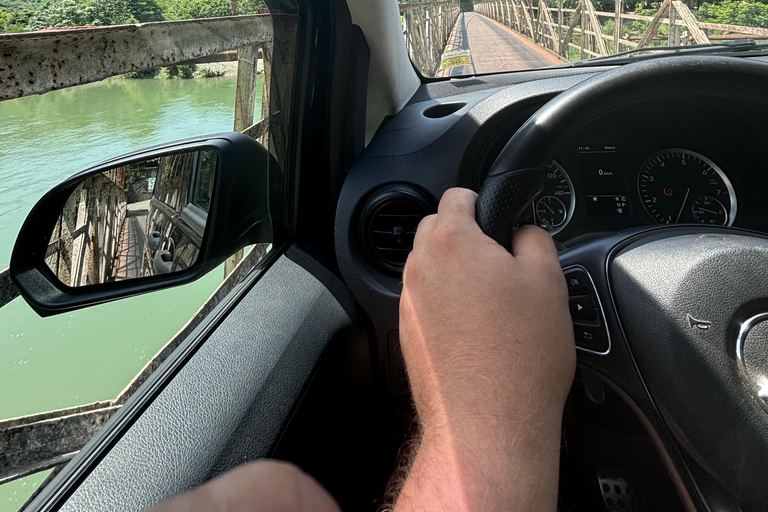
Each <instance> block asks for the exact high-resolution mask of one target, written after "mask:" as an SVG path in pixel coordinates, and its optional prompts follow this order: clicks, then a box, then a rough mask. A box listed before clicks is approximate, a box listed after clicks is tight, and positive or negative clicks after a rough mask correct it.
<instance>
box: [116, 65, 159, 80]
mask: <svg viewBox="0 0 768 512" xmlns="http://www.w3.org/2000/svg"><path fill="white" fill-rule="evenodd" d="M155 76H157V68H149V69H141V70H139V71H131V72H130V73H126V74H124V75H123V78H128V79H130V80H146V79H148V78H155Z"/></svg>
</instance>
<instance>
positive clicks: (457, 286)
mask: <svg viewBox="0 0 768 512" xmlns="http://www.w3.org/2000/svg"><path fill="white" fill-rule="evenodd" d="M476 198H477V194H475V193H474V192H472V191H470V190H466V189H459V188H454V189H450V190H448V191H447V192H446V193H445V194H444V195H443V198H442V200H441V201H440V206H439V208H438V213H437V214H436V215H431V216H429V217H426V218H425V219H424V220H423V221H422V222H421V224H419V227H418V231H417V232H416V239H415V241H414V247H413V252H411V254H410V256H409V258H408V261H407V263H406V266H405V270H404V273H403V293H402V298H401V301H400V342H401V346H402V351H403V355H404V357H405V362H406V367H407V371H408V376H409V379H410V383H411V389H412V391H413V397H414V401H415V404H416V409H417V412H418V415H419V422H420V424H421V427H422V430H423V434H424V436H425V437H424V440H423V441H422V444H423V443H426V442H430V439H434V438H438V439H439V443H441V444H442V445H443V449H444V450H449V451H451V452H452V455H455V456H456V457H457V458H461V454H460V453H459V454H458V455H456V453H455V452H456V451H459V452H460V451H466V452H467V455H471V456H473V457H475V458H478V457H479V458H484V457H485V458H489V459H494V460H495V459H499V455H504V454H509V453H511V452H514V451H515V450H516V449H521V450H523V451H524V452H526V453H522V454H515V455H514V456H513V458H516V457H524V458H530V459H531V462H532V461H533V459H540V458H541V457H545V456H546V454H552V453H553V452H554V457H555V459H556V458H557V453H559V441H560V422H561V418H562V411H563V405H564V402H565V399H566V396H567V394H568V391H569V389H570V386H571V382H572V380H573V376H574V371H575V363H576V354H575V346H574V340H573V327H572V324H571V318H570V314H569V311H568V292H567V287H566V283H565V277H564V276H563V272H562V270H561V268H560V264H559V261H558V256H557V251H556V249H555V245H554V242H553V241H552V238H551V237H550V235H549V234H548V233H546V232H545V231H544V230H542V229H540V228H538V227H535V226H524V227H521V228H520V229H518V230H516V231H515V234H514V238H513V240H512V252H513V254H510V253H509V252H507V251H506V250H505V249H504V248H503V247H501V246H500V245H499V244H497V243H496V242H495V241H494V240H493V239H491V238H489V237H488V236H486V235H485V234H484V233H483V232H482V230H481V229H480V227H479V226H478V225H477V223H476V222H475V201H476ZM529 433H532V434H531V435H530V436H529ZM510 443H512V444H511V445H510ZM552 445H554V446H552ZM487 452H491V453H487ZM528 452H530V453H528ZM501 458H503V457H501ZM550 458H551V457H550ZM496 462H499V463H502V464H507V463H508V461H506V462H505V461H501V460H497V461H496ZM554 464H555V471H554V477H555V481H554V488H555V489H556V488H557V481H556V478H557V460H555V462H554ZM513 465H514V463H513ZM488 470H489V471H490V470H491V468H488ZM500 484H502V485H511V484H512V482H507V483H506V484H504V483H503V482H502V483H500Z"/></svg>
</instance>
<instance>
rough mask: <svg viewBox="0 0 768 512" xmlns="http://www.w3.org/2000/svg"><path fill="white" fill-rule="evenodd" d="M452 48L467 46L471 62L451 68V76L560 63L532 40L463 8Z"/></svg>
mask: <svg viewBox="0 0 768 512" xmlns="http://www.w3.org/2000/svg"><path fill="white" fill-rule="evenodd" d="M455 31H456V32H455V34H453V37H452V38H451V40H450V41H451V42H450V43H449V46H450V47H451V50H469V51H470V63H469V64H468V65H466V66H457V67H455V68H451V69H450V76H460V75H471V74H476V73H495V72H501V71H516V70H521V69H533V68H540V67H544V66H551V65H552V64H560V63H561V62H562V61H560V60H558V58H557V57H555V56H554V55H552V54H551V53H549V52H548V51H546V50H545V49H543V48H541V47H539V46H537V45H536V44H535V43H534V42H533V41H531V40H530V39H528V38H527V37H524V36H522V35H520V34H518V33H517V32H515V31H513V30H511V29H510V28H508V27H506V26H504V25H501V24H500V23H497V22H495V21H493V20H491V19H490V18H486V17H485V16H483V15H481V14H478V13H475V12H466V13H462V14H461V15H460V16H459V20H458V23H457V24H456V29H455Z"/></svg>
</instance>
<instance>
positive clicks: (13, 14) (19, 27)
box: [0, 8, 34, 34]
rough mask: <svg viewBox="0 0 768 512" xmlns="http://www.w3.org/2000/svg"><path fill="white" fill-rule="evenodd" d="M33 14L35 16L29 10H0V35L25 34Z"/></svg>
mask: <svg viewBox="0 0 768 512" xmlns="http://www.w3.org/2000/svg"><path fill="white" fill-rule="evenodd" d="M32 14H34V11H31V10H29V9H25V10H21V11H8V10H5V9H2V8H0V34H12V33H15V32H24V30H25V29H26V27H27V22H29V18H30V17H31V16H32Z"/></svg>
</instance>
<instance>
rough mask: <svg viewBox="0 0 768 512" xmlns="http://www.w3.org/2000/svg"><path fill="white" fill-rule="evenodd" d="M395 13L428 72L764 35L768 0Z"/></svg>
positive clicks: (501, 4) (511, 0)
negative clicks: (399, 16)
mask: <svg viewBox="0 0 768 512" xmlns="http://www.w3.org/2000/svg"><path fill="white" fill-rule="evenodd" d="M400 15H401V20H402V23H403V35H404V37H405V44H406V48H407V49H408V54H409V55H410V57H411V60H412V61H413V63H414V65H415V66H416V68H417V69H418V70H419V71H420V72H421V74H422V75H423V76H425V77H428V78H440V77H457V76H467V75H475V74H483V73H498V72H504V71H519V70H525V69H535V68H542V67H546V66H552V65H564V64H567V63H572V62H581V61H584V60H585V59H595V58H610V57H611V56H614V55H616V54H618V53H622V54H625V53H631V54H632V55H641V54H644V53H648V52H659V51H664V50H665V49H666V48H669V49H675V51H686V50H694V49H695V50H696V51H702V47H703V48H704V50H703V51H709V50H710V49H711V50H712V51H714V50H715V49H718V50H720V51H722V50H728V51H732V50H734V49H737V48H738V49H744V48H745V47H747V45H745V44H743V43H749V44H750V45H752V46H753V47H754V44H755V42H758V41H763V42H765V41H768V0H763V1H758V0H708V1H701V0H685V1H683V0H663V1H657V2H641V1H637V0H494V1H483V2H472V1H471V0H460V1H458V0H457V1H448V2H420V3H401V4H400ZM740 43H741V44H740Z"/></svg>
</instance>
